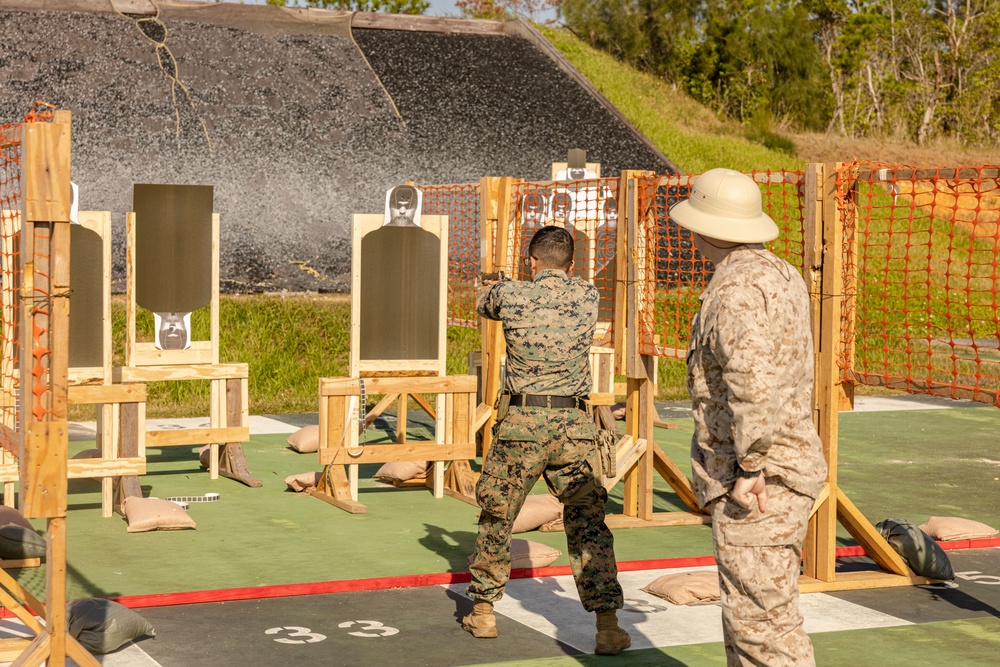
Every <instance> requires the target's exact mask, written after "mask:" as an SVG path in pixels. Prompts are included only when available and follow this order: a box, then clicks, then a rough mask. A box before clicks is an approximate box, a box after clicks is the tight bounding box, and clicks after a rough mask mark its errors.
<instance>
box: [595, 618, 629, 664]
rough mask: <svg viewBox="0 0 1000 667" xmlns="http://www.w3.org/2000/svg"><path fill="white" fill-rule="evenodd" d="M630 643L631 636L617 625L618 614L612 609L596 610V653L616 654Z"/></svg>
mask: <svg viewBox="0 0 1000 667" xmlns="http://www.w3.org/2000/svg"><path fill="white" fill-rule="evenodd" d="M631 645H632V638H631V637H629V636H628V633H627V632H625V631H624V630H622V629H621V628H620V627H618V614H617V613H616V612H615V610H614V609H611V610H610V611H599V612H597V645H596V646H595V647H594V653H596V654H597V655H618V654H619V653H621V652H622V651H624V650H625V649H627V648H628V647H629V646H631Z"/></svg>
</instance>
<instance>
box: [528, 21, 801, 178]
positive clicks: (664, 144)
mask: <svg viewBox="0 0 1000 667" xmlns="http://www.w3.org/2000/svg"><path fill="white" fill-rule="evenodd" d="M540 30H541V32H542V35H544V37H545V38H546V39H547V40H548V41H549V42H551V43H552V45H553V46H555V47H556V48H557V49H559V51H560V52H561V53H562V54H563V55H564V56H565V57H566V58H567V59H568V60H569V61H570V63H572V65H573V66H574V67H575V68H576V69H578V70H579V71H580V72H581V73H582V74H583V75H584V76H585V77H587V79H588V80H589V81H590V82H591V83H593V84H594V86H595V87H596V88H597V89H598V90H599V91H600V92H601V94H602V95H604V96H605V97H606V98H607V99H608V100H609V101H610V102H611V103H612V104H614V105H615V107H617V108H618V109H619V110H620V111H621V112H622V113H623V114H624V115H625V116H626V117H627V118H628V119H629V120H630V121H631V122H632V123H633V124H634V125H635V126H636V128H638V130H639V131H640V132H641V133H642V134H643V136H645V137H648V138H649V140H650V141H651V142H652V143H653V144H654V145H656V146H657V148H659V149H660V150H661V151H662V152H663V153H664V155H668V156H670V159H671V161H672V162H673V163H674V165H675V166H676V167H677V168H678V169H680V170H681V171H683V172H685V173H691V174H697V173H701V172H703V171H707V170H709V169H711V168H713V167H730V168H732V169H740V170H743V171H750V170H752V169H783V168H785V169H800V168H801V167H802V162H801V160H798V159H796V158H795V157H794V156H793V155H791V154H790V153H788V152H787V151H786V150H785V149H786V148H787V144H785V143H784V141H785V140H782V139H781V138H780V137H779V136H778V135H777V133H775V132H774V130H773V128H772V127H770V125H769V124H768V123H769V121H768V120H767V118H768V117H767V116H766V114H761V115H759V116H758V117H756V119H755V121H754V122H755V123H757V125H752V126H751V127H761V128H766V130H767V131H768V132H770V137H769V138H768V139H767V141H768V142H770V143H773V144H774V145H775V146H776V148H777V150H772V149H770V148H768V147H766V146H764V145H763V142H762V139H763V136H764V135H763V134H758V135H754V134H753V133H752V132H751V133H747V132H745V131H744V130H743V128H741V127H740V126H738V125H734V124H733V123H729V122H725V121H722V120H720V119H719V118H717V117H716V116H715V115H714V114H713V113H711V112H710V111H708V110H707V109H705V108H704V107H703V106H701V105H700V104H698V103H697V102H695V101H694V100H692V99H691V98H690V97H688V96H687V95H684V94H680V93H679V91H678V90H677V87H676V86H674V85H671V84H670V83H668V82H667V81H665V80H664V79H663V78H662V77H658V76H655V75H653V74H650V73H646V72H642V71H639V70H636V69H633V68H630V67H626V66H624V65H622V64H621V63H620V62H618V61H617V60H616V59H615V58H613V57H612V56H610V55H609V54H607V53H605V52H602V51H599V50H596V49H593V48H591V47H589V46H588V45H587V44H586V43H585V42H584V41H583V40H581V39H580V38H578V37H577V36H576V35H575V34H573V33H572V32H571V31H569V30H561V29H555V28H549V27H544V26H542V27H540ZM748 134H749V135H750V136H748ZM751 137H753V138H751Z"/></svg>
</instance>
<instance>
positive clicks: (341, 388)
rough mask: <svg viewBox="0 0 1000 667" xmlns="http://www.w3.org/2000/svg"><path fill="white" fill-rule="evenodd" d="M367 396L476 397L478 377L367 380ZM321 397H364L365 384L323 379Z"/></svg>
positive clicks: (320, 388)
mask: <svg viewBox="0 0 1000 667" xmlns="http://www.w3.org/2000/svg"><path fill="white" fill-rule="evenodd" d="M365 392H366V393H368V394H399V393H420V394H455V393H472V394H474V393H476V376H475V375H447V376H444V377H373V378H366V379H365ZM319 393H320V396H360V395H361V384H360V381H359V380H358V379H357V378H345V377H335V378H320V381H319Z"/></svg>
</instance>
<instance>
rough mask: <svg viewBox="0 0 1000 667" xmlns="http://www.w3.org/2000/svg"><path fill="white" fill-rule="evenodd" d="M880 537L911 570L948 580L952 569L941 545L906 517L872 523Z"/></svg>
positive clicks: (926, 575)
mask: <svg viewBox="0 0 1000 667" xmlns="http://www.w3.org/2000/svg"><path fill="white" fill-rule="evenodd" d="M875 528H876V529H878V531H879V532H880V533H881V534H882V537H884V538H885V540H886V541H887V542H888V543H889V545H890V546H891V547H892V548H893V549H895V551H896V553H898V554H899V555H900V556H902V557H903V560H905V561H906V564H907V565H908V566H909V567H910V569H911V570H913V572H914V574H917V575H919V576H921V577H928V578H930V579H941V580H942V581H951V580H952V579H954V578H955V570H954V569H953V568H952V566H951V560H950V559H949V558H948V554H946V553H945V552H944V549H942V548H941V546H940V545H939V544H938V543H937V542H935V541H934V540H933V539H932V538H931V536H930V535H928V534H927V533H925V532H924V531H922V530H920V528H919V527H918V526H917V525H916V524H914V523H913V522H912V521H908V520H906V519H886V520H885V521H880V522H879V523H878V524H876V525H875Z"/></svg>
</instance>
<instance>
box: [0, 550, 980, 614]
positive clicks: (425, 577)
mask: <svg viewBox="0 0 1000 667" xmlns="http://www.w3.org/2000/svg"><path fill="white" fill-rule="evenodd" d="M938 544H940V545H941V548H942V549H944V550H945V551H954V550H960V549H989V548H993V547H1000V537H991V538H987V539H980V540H959V541H956V542H938ZM836 555H837V558H847V557H851V556H864V555H865V550H864V549H863V548H861V547H859V546H849V547H838V548H837V551H836ZM710 565H715V558H714V557H712V556H689V557H684V558H658V559H653V560H632V561H622V562H620V563H618V571H619V572H637V571H642V570H668V569H674V568H681V567H705V566H710ZM569 574H572V572H571V570H570V567H569V566H568V565H558V566H555V567H539V568H533V569H522V570H512V571H511V573H510V578H511V579H530V578H535V577H561V576H565V575H569ZM469 580H470V575H469V573H468V572H440V573H434V574H414V575H406V576H399V577H375V578H371V579H345V580H342V581H318V582H314V583H306V584H278V585H275V586H249V587H245V588H219V589H215V590H205V591H189V592H182V593H158V594H155V595H124V596H121V597H117V598H111V599H112V600H114V601H116V602H119V603H121V604H123V605H125V606H126V607H129V608H131V609H141V608H143V607H169V606H174V605H182V604H198V603H203V602H232V601H236V600H262V599H267V598H280V597H295V596H299V595H323V594H327V593H351V592H359V591H376V590H385V589H389V588H415V587H418V586H443V585H446V584H464V583H467V582H468V581H469ZM12 617H13V614H11V613H10V611H8V610H7V609H0V618H12Z"/></svg>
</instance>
